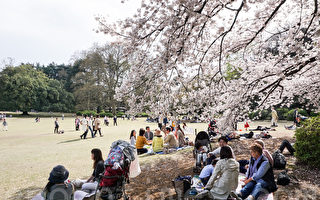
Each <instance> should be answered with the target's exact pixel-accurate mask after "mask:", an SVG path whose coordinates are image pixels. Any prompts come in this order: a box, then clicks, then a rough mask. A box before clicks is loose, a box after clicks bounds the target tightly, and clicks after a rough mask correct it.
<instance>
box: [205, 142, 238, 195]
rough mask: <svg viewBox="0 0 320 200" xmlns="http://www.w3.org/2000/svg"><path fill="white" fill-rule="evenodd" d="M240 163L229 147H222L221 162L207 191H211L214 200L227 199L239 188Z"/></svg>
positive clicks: (207, 186) (217, 165)
mask: <svg viewBox="0 0 320 200" xmlns="http://www.w3.org/2000/svg"><path fill="white" fill-rule="evenodd" d="M238 176H239V163H238V162H237V161H236V160H235V159H234V158H233V155H232V150H231V148H230V147H229V146H223V147H221V152H220V160H219V161H218V162H217V164H216V167H215V169H214V171H213V174H212V175H211V177H210V179H209V181H208V183H207V185H206V186H205V190H207V191H208V190H210V194H209V195H210V196H211V198H213V199H227V198H228V197H229V195H230V192H231V191H235V190H236V189H237V186H238Z"/></svg>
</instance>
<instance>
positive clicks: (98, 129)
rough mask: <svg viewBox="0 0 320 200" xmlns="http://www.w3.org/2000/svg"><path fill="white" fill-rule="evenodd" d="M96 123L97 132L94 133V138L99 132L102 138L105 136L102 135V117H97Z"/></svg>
mask: <svg viewBox="0 0 320 200" xmlns="http://www.w3.org/2000/svg"><path fill="white" fill-rule="evenodd" d="M94 123H95V127H94V128H95V132H94V136H96V134H97V131H99V134H100V137H102V136H103V135H102V134H101V127H100V126H101V121H100V115H97V118H96V120H94Z"/></svg>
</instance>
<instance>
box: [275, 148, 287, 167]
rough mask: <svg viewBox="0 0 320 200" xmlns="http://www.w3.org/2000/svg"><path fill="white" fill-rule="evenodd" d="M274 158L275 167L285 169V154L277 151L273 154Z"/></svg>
mask: <svg viewBox="0 0 320 200" xmlns="http://www.w3.org/2000/svg"><path fill="white" fill-rule="evenodd" d="M272 158H273V163H274V164H273V167H274V168H275V169H285V168H286V164H287V161H286V158H285V157H284V155H283V154H282V153H280V152H279V151H276V152H274V153H273V154H272Z"/></svg>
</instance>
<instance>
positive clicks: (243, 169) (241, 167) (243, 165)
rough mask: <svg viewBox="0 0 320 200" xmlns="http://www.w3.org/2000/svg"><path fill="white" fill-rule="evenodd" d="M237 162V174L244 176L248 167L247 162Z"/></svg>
mask: <svg viewBox="0 0 320 200" xmlns="http://www.w3.org/2000/svg"><path fill="white" fill-rule="evenodd" d="M238 162H239V172H240V173H244V174H245V173H246V172H247V169H246V165H249V160H238Z"/></svg>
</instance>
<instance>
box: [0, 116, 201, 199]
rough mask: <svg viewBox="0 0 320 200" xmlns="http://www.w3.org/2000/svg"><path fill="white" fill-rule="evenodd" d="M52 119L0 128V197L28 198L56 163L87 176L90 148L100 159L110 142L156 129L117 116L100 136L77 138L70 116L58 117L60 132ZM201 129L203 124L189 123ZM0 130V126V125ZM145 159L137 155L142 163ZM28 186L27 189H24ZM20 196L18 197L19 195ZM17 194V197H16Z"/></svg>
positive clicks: (10, 121)
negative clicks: (59, 133)
mask: <svg viewBox="0 0 320 200" xmlns="http://www.w3.org/2000/svg"><path fill="white" fill-rule="evenodd" d="M54 120H55V119H54V118H43V119H41V122H40V123H35V121H34V119H32V118H8V119H7V121H8V125H9V126H8V127H9V130H8V131H6V132H5V131H0V154H1V159H0V171H1V173H0V182H1V183H0V185H1V187H0V193H1V194H2V197H1V198H0V199H15V200H16V199H31V197H32V196H33V195H34V193H35V191H37V190H35V189H34V188H43V187H44V186H45V184H46V183H47V180H48V177H49V173H50V171H51V169H52V168H53V167H54V166H55V165H58V164H62V165H64V166H65V167H66V168H67V169H68V170H69V172H70V177H69V178H70V179H71V180H73V179H76V178H87V177H89V176H90V175H91V173H92V160H91V158H90V151H91V149H92V148H100V149H101V150H102V153H103V157H104V159H105V158H106V157H107V155H108V152H109V150H110V145H111V143H112V142H113V141H115V140H118V139H123V140H127V141H129V135H130V131H131V130H132V129H135V130H136V131H138V130H139V129H140V128H145V127H146V126H150V127H151V129H152V130H153V129H155V128H157V124H156V123H147V122H145V121H144V120H145V119H142V118H141V119H138V120H136V121H129V120H122V119H118V126H116V127H114V126H113V125H112V123H111V126H110V127H106V126H104V125H103V126H102V133H103V135H104V137H99V136H98V137H96V138H94V139H91V134H90V133H88V139H86V140H80V137H79V136H80V134H82V131H75V129H74V118H71V117H70V118H65V120H63V121H62V120H61V118H59V122H60V129H63V130H64V131H65V133H64V134H61V135H58V134H53V129H54ZM190 126H191V127H194V128H198V130H199V129H202V128H205V127H206V124H190ZM1 130H2V127H1ZM145 159H148V160H149V159H157V157H154V158H152V156H150V158H141V160H142V162H144V160H145ZM28 188H30V190H28ZM38 191H40V190H38ZM19 195H20V197H19ZM18 197H19V198H18Z"/></svg>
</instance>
